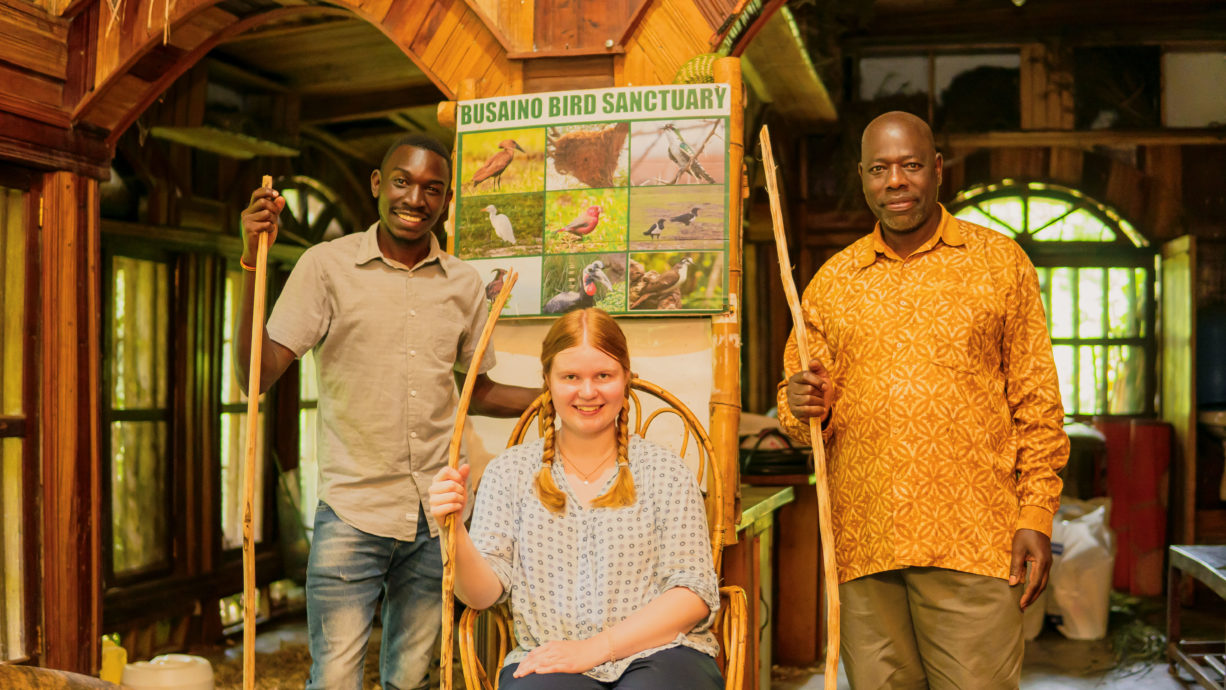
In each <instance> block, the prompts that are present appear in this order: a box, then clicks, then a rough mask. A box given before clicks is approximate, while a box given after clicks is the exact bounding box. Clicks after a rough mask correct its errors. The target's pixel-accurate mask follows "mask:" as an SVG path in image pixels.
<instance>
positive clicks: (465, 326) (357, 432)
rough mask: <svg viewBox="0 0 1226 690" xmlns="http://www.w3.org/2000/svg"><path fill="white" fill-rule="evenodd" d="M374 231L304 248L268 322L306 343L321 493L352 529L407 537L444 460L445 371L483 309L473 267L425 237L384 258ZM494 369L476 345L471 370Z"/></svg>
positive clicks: (285, 341)
mask: <svg viewBox="0 0 1226 690" xmlns="http://www.w3.org/2000/svg"><path fill="white" fill-rule="evenodd" d="M377 233H378V223H376V224H374V225H372V226H371V227H370V229H368V230H367V231H366V232H363V233H355V234H352V235H347V236H345V237H342V238H340V239H336V240H333V241H331V242H325V243H323V244H319V245H316V246H314V247H311V248H310V249H308V250H307V251H306V252H305V253H304V254H303V255H302V258H300V259H299V260H298V264H297V265H296V266H295V267H294V270H293V272H292V273H291V274H290V277H289V280H288V281H287V282H286V284H285V289H284V290H282V292H281V296H280V298H278V299H277V303H276V306H275V307H274V308H273V311H272V316H270V317H269V319H268V327H267V328H268V336H269V337H270V338H272V339H273V340H274V341H276V342H278V343H280V344H281V345H284V346H285V347H287V348H289V349H290V350H292V351H293V352H294V355H295V356H298V357H301V356H302V355H303V354H305V353H306V351H307V350H311V349H314V351H315V357H316V362H317V370H318V373H319V424H318V434H319V438H318V445H317V448H318V453H319V497H320V499H321V500H323V501H324V502H326V503H327V504H328V505H329V506H331V507H332V510H333V511H334V512H335V513H336V514H337V516H339V517H340V518H341V519H342V520H344V521H345V522H346V523H347V524H349V525H351V526H353V527H356V528H358V529H360V530H362V531H363V532H368V533H370V534H374V535H378V536H382V537H392V538H395V539H400V540H403V541H412V540H413V539H414V537H415V535H416V533H417V517H418V510H417V506H418V505H419V504H420V505H422V506H423V508H425V507H426V501H427V500H428V498H429V487H430V482H431V481H432V479H433V478H434V475H435V473H436V472H438V470H439V469H440V468H441V467H442V466H443V464H445V463H446V462H447V446H448V442H449V441H450V436H451V429H452V425H453V424H454V420H455V411H456V405H457V403H458V398H459V396H458V395H457V393H456V387H455V380H454V378H453V375H452V372H453V371H467V370H468V368H469V367H470V365H471V364H472V357H473V354H474V353H473V351H474V350H475V349H476V346H477V340H478V339H479V338H480V335H481V329H482V328H483V327H484V325H485V318H486V311H487V309H486V305H485V292H484V290H483V286H482V284H481V277H480V275H479V274H478V273H477V271H476V270H475V269H473V268H472V267H471V266H469V265H467V264H465V263H463V262H462V261H460V260H459V259H457V258H455V257H453V256H451V255H449V254H447V253H445V252H443V251H442V250H441V249H440V248H439V245H438V242H437V240H435V238H434V237H433V236H431V238H430V251H429V253H428V254H427V255H426V258H425V259H422V261H421V262H420V263H418V264H417V265H415V266H412V267H409V266H405V265H404V264H401V263H399V262H396V261H393V260H390V259H387V258H385V257H384V256H383V254H382V252H381V251H380V250H379V243H378V239H377ZM493 366H494V353H493V350H487V351H486V353H485V357H484V359H483V360H482V362H481V363H480V365H479V369H478V371H479V372H486V371H488V370H489V369H491V368H492V367H493ZM425 513H426V516H427V519H428V520H429V521H430V534H431V535H437V534H438V526H437V525H436V524H435V523H434V518H432V517H430V512H429V510H428V509H426V510H425Z"/></svg>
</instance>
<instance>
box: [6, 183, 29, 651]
mask: <svg viewBox="0 0 1226 690" xmlns="http://www.w3.org/2000/svg"><path fill="white" fill-rule="evenodd" d="M24 203H25V194H24V193H23V192H22V191H21V190H17V189H6V188H3V187H0V317H2V318H0V587H2V589H0V662H5V661H20V660H23V659H25V658H27V657H28V656H29V649H28V646H27V638H26V630H27V627H28V626H27V612H26V610H25V595H26V568H27V564H26V560H25V547H26V543H25V540H24V539H23V532H24V531H25V530H24V529H23V528H24V527H25V526H26V520H27V513H26V510H25V507H26V506H25V499H26V493H27V489H26V472H25V464H26V457H25V441H26V438H27V437H28V434H32V433H34V429H32V428H31V427H32V426H34V425H32V424H27V423H26V415H27V414H28V412H29V411H28V410H26V408H25V407H26V406H25V398H26V395H25V393H26V386H28V385H30V382H29V381H27V380H26V371H25V368H26V367H25V364H26V358H27V356H28V354H29V353H28V351H27V347H26V344H27V343H26V341H27V339H28V325H27V322H26V316H27V314H26V308H25V307H26V295H27V290H26V287H27V285H28V284H29V281H30V276H29V275H28V274H27V271H26V263H27V252H26V232H27V230H26V221H25V213H24V209H23V205H24Z"/></svg>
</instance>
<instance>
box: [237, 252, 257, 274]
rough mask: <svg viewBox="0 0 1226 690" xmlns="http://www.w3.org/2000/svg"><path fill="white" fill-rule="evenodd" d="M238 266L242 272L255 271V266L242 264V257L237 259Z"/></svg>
mask: <svg viewBox="0 0 1226 690" xmlns="http://www.w3.org/2000/svg"><path fill="white" fill-rule="evenodd" d="M238 265H239V266H242V267H243V270H244V271H254V270H255V266H248V265H247V264H245V263H243V257H241V256H240V257H238Z"/></svg>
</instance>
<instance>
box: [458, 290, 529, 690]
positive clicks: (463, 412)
mask: <svg viewBox="0 0 1226 690" xmlns="http://www.w3.org/2000/svg"><path fill="white" fill-rule="evenodd" d="M518 278H519V274H518V273H516V272H515V270H514V269H511V270H509V271H507V273H506V275H504V276H503V277H502V290H501V291H499V293H498V297H497V298H496V299H495V300H494V306H493V307H490V315H489V318H487V319H486V320H485V328H482V329H481V339H480V340H478V341H477V349H476V350H474V351H473V358H472V364H471V365H470V366H469V367H468V373H466V374H465V375H464V389H463V390H462V391H461V392H460V405H459V407H457V408H456V413H455V427H454V428H453V429H452V431H451V445H449V446H448V447H447V466H448V467H450V468H451V469H453V470H454V469H458V468H459V466H460V440H461V439H462V438H463V436H464V421H465V420H466V419H467V418H468V405H469V403H470V402H471V401H472V397H473V386H475V385H476V383H477V376H478V374H477V370H478V369H479V368H480V365H481V359H482V358H483V357H485V348H486V347H487V346H488V345H489V342H490V336H492V335H493V334H494V324H495V323H497V322H498V316H499V315H500V314H502V308H503V307H504V306H505V305H506V303H507V298H509V297H510V296H511V288H512V287H514V286H515V281H516V279H518ZM456 517H457V516H456V514H455V513H452V514H450V515H448V516H447V517H445V518H443V525H442V529H443V531H444V532H446V533H447V545H446V548H445V549H444V550H443V632H442V641H441V642H440V645H441V646H440V650H439V651H440V652H441V658H440V661H439V666H440V668H439V682H440V687H441V688H442V690H451V689H452V677H451V671H452V666H453V665H454V663H453V661H452V658H453V656H452V653H453V650H454V646H455V639H454V638H455V630H454V628H455V529H456Z"/></svg>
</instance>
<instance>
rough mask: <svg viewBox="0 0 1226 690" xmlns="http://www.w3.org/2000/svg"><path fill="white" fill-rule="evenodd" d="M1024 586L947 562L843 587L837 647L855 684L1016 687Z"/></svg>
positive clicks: (985, 689)
mask: <svg viewBox="0 0 1226 690" xmlns="http://www.w3.org/2000/svg"><path fill="white" fill-rule="evenodd" d="M1022 591H1023V586H1022V585H1017V586H1016V587H1010V586H1009V583H1008V581H1006V580H1001V579H998V578H994V577H987V576H985V575H972V574H970V573H962V572H958V571H955V570H945V569H943V568H904V569H902V570H890V571H886V572H883V573H876V574H874V575H866V576H864V577H860V578H856V579H855V580H852V581H850V582H846V583H844V584H841V585H839V602H840V605H841V607H842V616H841V618H842V621H841V627H842V643H841V645H840V647H839V649H840V653H841V655H842V657H843V664H844V666H845V668H846V670H847V677H848V679H849V680H850V681H851V687H852V688H854V689H855V690H879V689H880V688H890V689H891V690H911V689H912V688H914V689H917V690H919V689H923V688H932V689H933V690H938V689H939V690H945V689H947V688H950V689H953V688H957V689H958V690H1016V688H1017V687H1018V678H1019V677H1020V676H1021V672H1022V612H1021V610H1020V609H1019V608H1018V602H1019V601H1021V598H1022Z"/></svg>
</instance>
